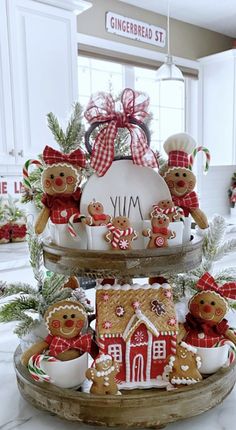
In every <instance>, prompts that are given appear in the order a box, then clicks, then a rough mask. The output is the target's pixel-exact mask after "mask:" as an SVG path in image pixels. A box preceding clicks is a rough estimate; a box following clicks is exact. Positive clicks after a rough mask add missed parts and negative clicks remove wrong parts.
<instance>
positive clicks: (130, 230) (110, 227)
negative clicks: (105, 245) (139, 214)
mask: <svg viewBox="0 0 236 430" xmlns="http://www.w3.org/2000/svg"><path fill="white" fill-rule="evenodd" d="M107 228H108V230H110V231H111V232H112V234H113V238H112V241H111V245H112V246H113V248H118V246H119V241H120V238H121V237H125V236H129V235H130V234H133V233H135V231H134V229H133V228H132V227H129V228H127V229H126V230H120V229H119V228H116V227H114V225H113V224H111V223H110V222H109V223H108V224H107Z"/></svg>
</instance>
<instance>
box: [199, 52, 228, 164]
mask: <svg viewBox="0 0 236 430" xmlns="http://www.w3.org/2000/svg"><path fill="white" fill-rule="evenodd" d="M199 61H200V63H201V66H202V68H201V76H202V77H201V83H202V109H201V111H202V144H203V145H204V146H206V147H207V148H209V150H210V152H211V156H212V165H222V164H224V165H232V164H235V162H236V111H235V104H236V49H232V50H229V51H226V52H222V53H219V54H215V55H211V56H208V57H204V58H201V59H200V60H199Z"/></svg>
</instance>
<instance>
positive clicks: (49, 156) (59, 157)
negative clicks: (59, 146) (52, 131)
mask: <svg viewBox="0 0 236 430" xmlns="http://www.w3.org/2000/svg"><path fill="white" fill-rule="evenodd" d="M43 160H44V162H45V163H46V164H49V165H51V164H57V163H68V164H73V165H75V166H80V167H85V165H86V158H85V155H84V153H83V152H82V151H81V149H76V150H75V151H73V152H71V153H70V154H62V153H61V152H59V151H57V150H56V149H53V148H51V147H50V146H45V148H44V151H43Z"/></svg>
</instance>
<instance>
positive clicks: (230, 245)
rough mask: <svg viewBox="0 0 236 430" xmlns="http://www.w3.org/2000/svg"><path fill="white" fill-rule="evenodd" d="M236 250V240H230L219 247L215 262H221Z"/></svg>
mask: <svg viewBox="0 0 236 430" xmlns="http://www.w3.org/2000/svg"><path fill="white" fill-rule="evenodd" d="M235 250H236V239H230V240H228V241H227V242H225V243H224V244H223V245H221V246H219V247H218V248H217V250H216V253H215V258H214V259H215V260H220V259H221V258H223V257H224V256H225V255H226V254H228V253H229V252H234V251H235Z"/></svg>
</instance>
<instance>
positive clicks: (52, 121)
mask: <svg viewBox="0 0 236 430" xmlns="http://www.w3.org/2000/svg"><path fill="white" fill-rule="evenodd" d="M47 121H48V127H49V129H50V130H51V132H52V134H53V136H54V138H55V140H56V142H57V143H58V145H59V146H61V143H62V142H64V141H65V134H64V131H63V130H62V128H61V126H60V124H59V121H58V119H57V117H56V116H55V115H54V113H52V112H49V113H48V114H47Z"/></svg>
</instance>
